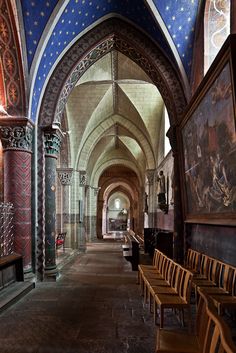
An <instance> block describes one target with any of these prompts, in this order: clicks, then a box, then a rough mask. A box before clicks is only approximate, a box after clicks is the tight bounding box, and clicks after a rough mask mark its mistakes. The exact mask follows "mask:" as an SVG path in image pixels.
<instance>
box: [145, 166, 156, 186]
mask: <svg viewBox="0 0 236 353" xmlns="http://www.w3.org/2000/svg"><path fill="white" fill-rule="evenodd" d="M146 175H147V180H148V184H149V185H153V183H154V176H155V169H149V170H146Z"/></svg>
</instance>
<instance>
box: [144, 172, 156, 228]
mask: <svg viewBox="0 0 236 353" xmlns="http://www.w3.org/2000/svg"><path fill="white" fill-rule="evenodd" d="M146 176H147V180H148V226H149V227H150V228H153V227H154V226H155V207H154V205H155V202H154V198H155V197H156V193H155V187H154V177H155V169H148V170H146Z"/></svg>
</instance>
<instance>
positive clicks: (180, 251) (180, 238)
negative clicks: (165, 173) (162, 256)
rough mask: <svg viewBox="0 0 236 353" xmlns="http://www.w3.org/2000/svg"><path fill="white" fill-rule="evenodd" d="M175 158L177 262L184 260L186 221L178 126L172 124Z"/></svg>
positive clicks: (171, 136)
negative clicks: (184, 220) (184, 219)
mask: <svg viewBox="0 0 236 353" xmlns="http://www.w3.org/2000/svg"><path fill="white" fill-rule="evenodd" d="M167 137H168V138H169V140H170V144H171V148H172V155H173V158H174V166H173V168H174V190H173V192H174V247H173V257H174V260H175V261H177V262H180V263H181V262H183V260H184V222H183V210H182V199H181V187H180V185H181V184H180V161H179V149H178V147H179V146H178V143H177V127H176V126H171V127H170V129H169V130H168V132H167Z"/></svg>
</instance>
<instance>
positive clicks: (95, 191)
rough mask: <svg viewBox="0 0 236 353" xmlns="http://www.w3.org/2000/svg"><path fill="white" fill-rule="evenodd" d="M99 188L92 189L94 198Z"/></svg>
mask: <svg viewBox="0 0 236 353" xmlns="http://www.w3.org/2000/svg"><path fill="white" fill-rule="evenodd" d="M100 189H101V188H93V192H94V196H97V195H98V193H99V190H100Z"/></svg>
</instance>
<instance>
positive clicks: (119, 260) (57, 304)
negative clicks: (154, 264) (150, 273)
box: [0, 239, 156, 353]
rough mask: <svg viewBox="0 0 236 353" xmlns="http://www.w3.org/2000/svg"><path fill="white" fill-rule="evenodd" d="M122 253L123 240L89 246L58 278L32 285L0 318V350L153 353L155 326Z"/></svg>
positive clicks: (13, 352)
mask: <svg viewBox="0 0 236 353" xmlns="http://www.w3.org/2000/svg"><path fill="white" fill-rule="evenodd" d="M136 278H137V272H132V271H131V265H130V263H129V262H127V261H126V260H125V259H124V258H123V257H122V242H121V241H120V240H119V239H118V240H115V239H107V240H103V241H101V242H97V243H90V244H88V248H87V252H86V253H85V254H79V255H78V256H77V257H76V258H75V259H74V260H72V261H71V262H70V263H68V264H67V265H66V266H65V267H64V268H63V270H62V271H61V276H60V278H59V279H58V281H57V282H47V283H45V282H44V283H36V288H35V289H34V290H32V291H31V292H30V293H29V294H28V295H26V296H25V297H24V298H23V299H21V300H20V301H19V302H18V303H16V304H15V305H14V306H12V307H11V308H9V309H8V310H7V311H5V312H4V313H2V314H1V317H0V347H1V348H0V351H1V353H29V352H30V353H51V352H53V353H85V352H86V353H90V352H93V353H146V352H147V353H152V352H154V350H155V337H156V327H155V326H154V324H153V317H152V315H150V313H149V311H148V309H147V308H143V304H142V300H141V297H140V294H139V290H138V286H137V284H136Z"/></svg>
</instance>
